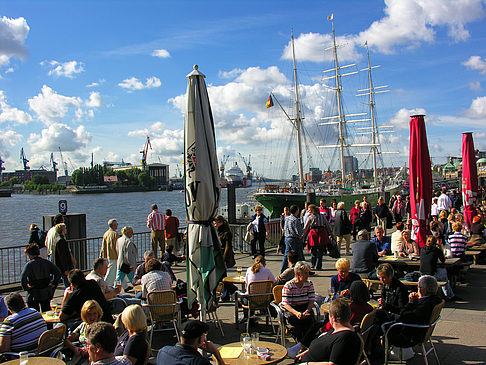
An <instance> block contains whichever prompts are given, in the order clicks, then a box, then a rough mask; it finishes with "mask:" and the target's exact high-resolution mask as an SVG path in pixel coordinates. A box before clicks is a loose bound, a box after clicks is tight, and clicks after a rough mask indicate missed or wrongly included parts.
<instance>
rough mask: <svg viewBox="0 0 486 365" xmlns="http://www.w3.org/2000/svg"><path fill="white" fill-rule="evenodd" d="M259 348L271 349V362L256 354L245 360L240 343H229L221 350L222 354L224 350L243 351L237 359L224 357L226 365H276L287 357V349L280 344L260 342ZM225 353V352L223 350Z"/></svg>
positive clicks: (258, 343)
mask: <svg viewBox="0 0 486 365" xmlns="http://www.w3.org/2000/svg"><path fill="white" fill-rule="evenodd" d="M257 346H258V348H264V349H267V348H268V349H269V350H270V352H269V354H270V355H271V359H270V360H264V359H259V358H258V356H257V355H256V354H252V355H250V358H249V359H243V355H244V352H243V349H242V346H241V343H240V342H232V343H228V344H226V345H224V346H221V347H220V348H219V351H220V352H221V351H222V349H224V348H239V349H241V354H240V356H238V357H237V358H225V357H223V360H224V363H225V364H227V365H263V364H274V363H277V362H279V361H281V360H283V359H284V358H285V356H287V349H286V348H285V347H283V346H282V345H279V344H278V343H273V342H267V341H258V342H257ZM223 351H224V350H223Z"/></svg>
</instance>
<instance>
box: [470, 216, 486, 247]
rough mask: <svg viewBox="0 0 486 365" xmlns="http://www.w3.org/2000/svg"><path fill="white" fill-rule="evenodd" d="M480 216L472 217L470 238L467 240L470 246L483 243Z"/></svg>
mask: <svg viewBox="0 0 486 365" xmlns="http://www.w3.org/2000/svg"><path fill="white" fill-rule="evenodd" d="M482 219H483V218H481V216H479V215H476V216H474V217H473V220H472V224H471V228H470V231H471V239H470V240H469V242H468V245H470V246H476V245H482V244H483V243H484V224H483V223H482Z"/></svg>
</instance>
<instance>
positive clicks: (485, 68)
mask: <svg viewBox="0 0 486 365" xmlns="http://www.w3.org/2000/svg"><path fill="white" fill-rule="evenodd" d="M462 64H463V65H464V66H466V68H468V69H470V70H477V71H479V73H480V74H483V75H486V58H485V59H481V56H471V57H469V59H468V60H467V61H464V62H463V63H462Z"/></svg>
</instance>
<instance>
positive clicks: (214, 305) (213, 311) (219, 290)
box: [206, 281, 224, 337]
mask: <svg viewBox="0 0 486 365" xmlns="http://www.w3.org/2000/svg"><path fill="white" fill-rule="evenodd" d="M223 288H224V284H223V282H222V281H220V282H219V284H218V286H217V287H216V300H214V301H212V302H211V303H210V304H209V306H208V308H207V310H206V314H207V316H208V318H209V320H208V322H209V321H211V322H214V323H216V327H218V328H219V330H220V332H221V335H222V336H223V337H224V331H223V326H222V324H221V321H220V320H219V318H218V312H217V310H218V308H219V301H220V300H221V298H222V297H223ZM211 317H212V318H211Z"/></svg>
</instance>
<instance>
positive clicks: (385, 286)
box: [376, 263, 408, 323]
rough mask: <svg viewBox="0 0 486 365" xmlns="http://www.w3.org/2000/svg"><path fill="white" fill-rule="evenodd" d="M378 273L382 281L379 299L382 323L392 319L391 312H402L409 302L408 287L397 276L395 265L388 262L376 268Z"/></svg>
mask: <svg viewBox="0 0 486 365" xmlns="http://www.w3.org/2000/svg"><path fill="white" fill-rule="evenodd" d="M376 273H377V274H378V277H379V278H380V281H381V283H382V286H381V297H380V298H379V299H378V304H379V306H380V309H379V310H378V311H377V316H379V317H380V318H381V319H380V323H383V322H386V321H387V320H390V318H391V316H390V314H391V313H393V314H395V315H398V314H400V311H401V310H402V309H403V308H404V307H405V305H406V304H407V302H408V290H407V287H406V286H405V285H404V284H403V283H402V282H401V281H400V280H398V279H397V278H396V277H395V272H394V270H393V266H392V265H390V264H388V263H386V264H381V265H379V266H378V268H377V269H376Z"/></svg>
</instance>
